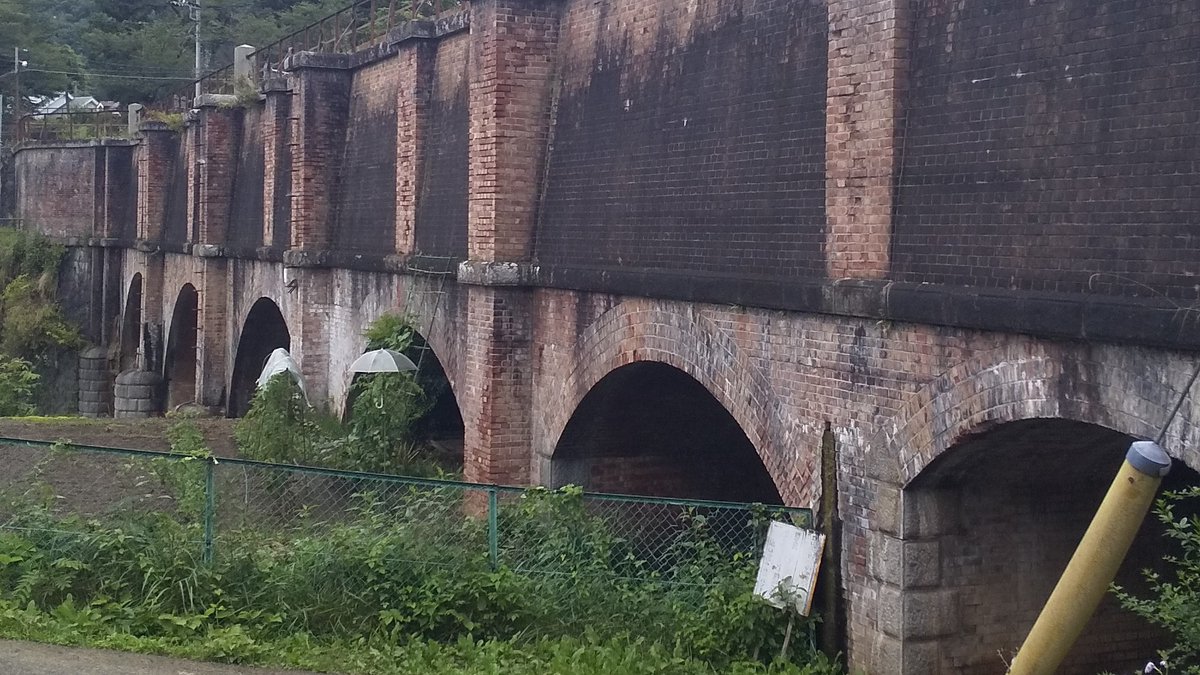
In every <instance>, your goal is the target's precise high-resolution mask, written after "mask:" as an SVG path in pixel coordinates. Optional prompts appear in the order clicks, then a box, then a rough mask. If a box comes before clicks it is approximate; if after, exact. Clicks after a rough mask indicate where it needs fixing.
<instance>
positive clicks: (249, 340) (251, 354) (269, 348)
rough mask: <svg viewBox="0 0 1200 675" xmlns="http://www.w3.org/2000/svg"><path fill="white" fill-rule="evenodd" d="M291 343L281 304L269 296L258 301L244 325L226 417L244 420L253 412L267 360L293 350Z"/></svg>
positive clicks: (230, 382) (230, 386)
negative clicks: (277, 351)
mask: <svg viewBox="0 0 1200 675" xmlns="http://www.w3.org/2000/svg"><path fill="white" fill-rule="evenodd" d="M291 344H292V337H291V333H290V332H289V331H288V327H287V321H286V320H284V318H283V312H281V311H280V309H279V305H278V304H277V303H276V302H275V301H274V300H272V299H270V298H266V297H261V298H259V299H257V300H255V301H254V304H253V305H251V306H250V311H249V312H247V313H246V319H245V320H244V321H243V322H242V330H241V335H240V336H239V338H238V344H237V351H236V352H235V353H234V359H233V373H232V375H231V376H230V381H229V397H228V400H227V403H226V406H225V414H226V416H228V417H242V416H244V415H245V414H246V412H247V411H249V410H250V401H251V400H252V399H253V398H254V388H255V382H256V381H257V379H258V376H259V374H260V373H261V372H262V368H263V365H265V364H266V360H267V357H268V356H270V355H271V352H273V351H275V350H276V349H279V348H283V349H289V350H290V349H291Z"/></svg>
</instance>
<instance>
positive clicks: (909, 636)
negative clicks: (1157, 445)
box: [843, 335, 1200, 673]
mask: <svg viewBox="0 0 1200 675" xmlns="http://www.w3.org/2000/svg"><path fill="white" fill-rule="evenodd" d="M1195 362H1196V361H1195V356H1194V355H1190V354H1185V353H1171V352H1165V351H1157V350H1148V349H1140V348H1133V347H1119V346H1115V345H1088V344H1081V343H1067V342H1050V341H1041V340H1035V339H1032V338H1028V337H1022V336H1015V335H1014V336H1010V337H1008V338H1007V339H1006V340H1005V341H1004V342H1003V343H1002V344H1001V345H1000V346H998V347H996V348H995V349H991V350H987V351H982V352H977V353H975V354H974V355H972V356H970V357H968V358H966V359H965V360H964V361H962V362H960V363H958V364H957V365H954V366H953V367H951V368H949V369H947V370H946V371H944V372H942V373H940V374H938V375H936V376H934V377H932V378H931V379H929V380H928V381H927V382H925V383H924V384H923V385H922V386H921V387H920V388H918V389H917V390H916V391H914V392H913V393H912V394H910V395H909V396H908V397H907V398H906V400H905V401H904V403H903V404H902V405H901V407H900V408H899V409H898V411H897V413H896V414H895V415H894V416H893V417H892V418H891V419H890V420H888V421H886V422H884V423H882V425H881V426H880V427H879V428H878V429H877V430H876V433H875V435H874V437H873V438H871V439H870V440H869V441H868V442H867V444H866V450H867V453H868V458H867V460H868V461H867V465H866V466H867V471H868V474H869V477H868V480H867V482H866V489H865V491H864V492H863V494H862V495H861V496H862V497H863V499H862V500H861V501H860V500H859V499H846V500H843V506H844V507H845V508H846V517H845V521H846V523H847V529H846V533H845V535H846V539H845V541H846V550H845V552H844V554H845V555H846V556H847V558H846V560H847V563H846V567H845V569H846V575H847V586H848V588H849V602H850V607H851V615H852V616H855V617H856V623H857V624H858V625H857V626H856V627H855V626H852V634H857V636H856V637H855V638H852V639H855V640H861V639H863V638H868V636H869V638H868V639H869V640H870V643H869V644H867V643H863V642H858V643H857V644H856V646H855V650H856V653H857V654H858V657H856V658H857V663H856V664H855V666H856V667H859V668H865V669H866V670H867V671H880V672H902V673H927V672H947V671H946V670H944V667H945V666H946V663H950V662H953V663H958V664H960V665H965V666H966V667H972V666H971V664H977V663H985V664H986V663H990V659H992V658H993V656H994V647H993V646H989V647H988V648H987V649H985V650H983V651H980V650H981V648H980V647H979V645H980V644H985V645H995V644H1003V645H1005V646H1006V647H1012V648H1015V647H1016V646H1018V645H1019V644H1020V642H1021V640H1022V639H1023V638H1024V635H1025V632H1026V631H1027V630H1028V627H1029V625H1030V624H1031V623H1032V618H1033V617H1035V616H1036V611H1037V609H1038V608H1040V606H1041V603H1043V602H1044V600H1045V595H1046V594H1048V593H1049V590H1050V588H1052V586H1053V583H1054V581H1055V579H1056V578H1057V576H1056V572H1055V571H1054V570H1059V569H1061V566H1060V565H1061V564H1064V563H1065V560H1066V559H1067V558H1069V556H1070V553H1071V550H1072V548H1073V543H1074V542H1075V541H1077V538H1078V536H1079V535H1080V534H1081V533H1082V531H1083V528H1085V527H1086V525H1087V522H1088V520H1089V519H1090V517H1091V515H1092V513H1093V509H1094V507H1095V503H1097V502H1098V501H1099V498H1100V497H1102V495H1103V490H1104V488H1105V487H1106V486H1107V482H1108V481H1109V480H1111V474H1110V473H1109V471H1110V470H1111V471H1115V464H1114V462H1115V463H1119V462H1120V454H1121V452H1123V449H1124V447H1125V444H1126V443H1127V442H1128V437H1140V438H1155V437H1157V435H1158V433H1159V429H1160V427H1161V426H1162V424H1163V423H1164V422H1165V421H1166V419H1167V417H1168V416H1169V414H1170V412H1171V410H1172V408H1174V406H1175V404H1176V402H1177V401H1178V400H1179V396H1180V393H1181V392H1182V389H1183V387H1184V386H1185V385H1186V383H1187V380H1188V378H1189V376H1190V374H1191V370H1192V369H1193V368H1194V366H1195ZM1198 399H1200V397H1198V396H1196V395H1195V392H1193V395H1192V396H1191V397H1190V398H1189V399H1188V402H1187V404H1186V405H1184V406H1183V407H1182V408H1181V409H1180V411H1179V415H1178V416H1177V417H1176V419H1175V421H1174V423H1173V424H1172V426H1171V428H1170V429H1169V433H1168V435H1167V439H1166V442H1165V443H1164V446H1165V447H1166V449H1167V450H1168V451H1169V452H1171V453H1172V454H1173V455H1174V456H1176V457H1177V458H1178V459H1179V460H1181V461H1182V463H1183V464H1185V465H1189V466H1190V467H1192V468H1194V467H1196V466H1197V461H1196V460H1197V449H1196V448H1195V447H1192V446H1193V444H1192V443H1189V442H1188V439H1189V438H1192V437H1194V433H1195V427H1196V424H1197V420H1198V419H1200V404H1198ZM1042 444H1044V445H1042ZM1058 448H1063V449H1064V454H1057V453H1055V450H1056V449H1058ZM1044 451H1049V452H1051V453H1052V454H1047V455H1044V456H1042V455H1040V453H1042V452H1044ZM1093 451H1094V454H1089V453H1093ZM960 452H961V453H966V454H961V455H959V454H956V453H960ZM1081 452H1082V453H1084V454H1077V453H1081ZM1033 457H1040V459H1038V460H1037V461H1036V462H1033V461H1032V459H1031V458H1033ZM942 458H944V459H945V461H946V462H948V463H942V462H941V461H940V460H941V459H942ZM1081 458H1083V461H1079V460H1080V459H1081ZM934 462H938V464H937V466H935V465H934ZM1035 465H1036V466H1037V467H1039V468H1034V467H1035ZM947 467H950V468H949V469H948V470H944V469H946V468H947ZM1176 473H1177V474H1179V477H1180V478H1184V479H1186V474H1187V473H1190V472H1183V471H1177V472H1176ZM918 479H920V480H918ZM1057 479H1061V480H1066V481H1068V482H1070V483H1071V489H1069V490H1065V489H1061V486H1057V487H1055V488H1051V487H1048V486H1049V485H1053V484H1054V483H1053V481H1055V480H1057ZM1039 481H1040V482H1039ZM1093 500H1094V501H1093ZM1031 513H1033V514H1038V517H1033V518H1031V517H1030V514H1031ZM998 523H999V524H998ZM1029 542H1035V543H1036V545H1031V544H1030V543H1029ZM1136 550H1150V549H1148V548H1146V546H1142V547H1135V551H1136ZM983 560H987V561H990V562H989V566H987V567H986V568H984V567H982V563H981V562H980V561H983ZM852 561H863V562H866V564H865V565H864V564H862V563H861V562H852ZM997 561H1006V563H1005V564H1000V565H999V566H997V565H996V564H994V563H996V562H997ZM1133 566H1134V568H1137V566H1138V565H1137V564H1134V565H1133ZM1048 570H1049V571H1048ZM1014 575H1015V576H1014ZM1010 577H1012V578H1010ZM1015 578H1019V579H1021V580H1022V583H1021V584H1015V581H1014V579H1015ZM1018 586H1019V589H1018V590H1019V591H1020V592H1017V591H1015V590H1014V588H1017V587H1018ZM1100 614H1103V615H1104V616H1105V618H1104V619H1103V622H1111V624H1110V623H1103V625H1104V626H1109V627H1110V628H1111V626H1112V625H1117V624H1118V623H1119V622H1120V621H1122V619H1121V617H1120V614H1119V611H1114V610H1112V608H1110V610H1108V611H1107V613H1105V612H1104V611H1102V612H1101V613H1100ZM1096 620H1097V621H1099V620H1100V619H1096ZM958 626H961V627H962V629H961V630H956V627H958ZM1110 628H1104V629H1096V632H1095V634H1094V635H1092V637H1091V638H1090V639H1091V640H1092V642H1088V643H1086V644H1082V645H1081V647H1080V649H1082V650H1083V653H1085V654H1093V655H1100V656H1095V658H1102V657H1103V658H1107V656H1105V655H1106V654H1107V652H1105V651H1104V640H1105V639H1106V636H1107V635H1111V634H1112V630H1110ZM964 631H965V632H964ZM1106 631H1108V632H1106ZM963 635H970V636H972V639H971V640H965V639H964V638H963V637H962V636H963ZM1089 658H1090V657H1089ZM897 663H899V664H900V667H897V666H896V664H897ZM938 664H941V666H939V665H938ZM1094 665H1096V664H1094V663H1088V662H1085V661H1079V662H1078V663H1074V662H1073V664H1072V665H1071V668H1069V669H1068V670H1067V671H1066V672H1076V671H1079V672H1084V671H1086V672H1096V668H1092V666H1094ZM939 668H943V669H942V670H939ZM1089 668H1091V669H1090V670H1088V669H1089ZM1080 669H1083V670H1080Z"/></svg>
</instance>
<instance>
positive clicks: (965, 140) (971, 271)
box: [892, 0, 1200, 299]
mask: <svg viewBox="0 0 1200 675" xmlns="http://www.w3.org/2000/svg"><path fill="white" fill-rule="evenodd" d="M915 27H916V44H915V48H914V51H913V62H912V65H911V68H912V89H911V97H910V99H909V100H908V104H907V107H908V120H907V133H906V134H905V136H906V141H905V147H904V148H903V150H902V156H903V168H902V169H901V171H900V173H899V175H898V177H897V178H898V181H899V183H900V189H899V191H898V196H897V198H898V206H897V213H896V217H895V220H894V239H893V242H892V244H893V265H894V266H893V277H894V278H896V279H899V280H907V281H918V282H932V283H940V284H953V285H958V286H966V285H970V286H984V287H991V288H1005V289H1008V288H1012V289H1021V290H1031V291H1058V292H1071V293H1079V292H1092V291H1095V292H1100V293H1113V294H1122V295H1154V294H1158V293H1165V294H1167V295H1169V296H1172V297H1174V298H1178V299H1189V298H1190V299H1195V298H1196V297H1197V295H1198V294H1200V290H1198V289H1200V276H1198V275H1200V231H1197V229H1196V223H1197V221H1198V220H1200V164H1197V162H1196V157H1197V154H1196V153H1197V143H1198V138H1200V106H1198V105H1197V98H1198V97H1200V61H1198V60H1197V59H1196V48H1197V45H1198V44H1200V2H1196V1H1195V0H1188V1H1186V2H1170V3H1165V2H1164V3H1160V2H1137V1H1136V0H1055V1H1054V2H1036V3H1031V2H1027V1H1026V0H1003V1H998V2H986V3H983V2H971V3H953V2H944V1H941V0H938V1H935V2H923V3H920V8H919V10H918V12H917V16H916V24H915ZM1094 274H1095V275H1099V276H1097V277H1095V278H1094V279H1093V276H1092V275H1094ZM1089 282H1090V283H1089Z"/></svg>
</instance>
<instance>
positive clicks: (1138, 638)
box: [903, 418, 1200, 675]
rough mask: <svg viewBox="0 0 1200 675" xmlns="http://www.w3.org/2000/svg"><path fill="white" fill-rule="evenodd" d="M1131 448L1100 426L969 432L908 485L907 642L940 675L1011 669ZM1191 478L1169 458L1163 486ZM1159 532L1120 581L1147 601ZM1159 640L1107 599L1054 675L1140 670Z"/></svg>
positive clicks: (1159, 552) (1147, 525)
mask: <svg viewBox="0 0 1200 675" xmlns="http://www.w3.org/2000/svg"><path fill="white" fill-rule="evenodd" d="M1133 440H1135V439H1133V438H1132V437H1130V436H1128V435H1126V434H1123V433H1121V432H1118V431H1114V430H1112V429H1109V428H1106V427H1103V426H1100V425H1096V424H1089V423H1084V422H1078V421H1073V420H1067V419H1049V418H1039V419H1027V420H1019V421H1014V422H1008V423H1004V424H1000V425H995V426H992V427H990V428H987V429H982V430H980V431H978V432H977V433H973V434H970V435H968V436H965V437H964V438H962V439H960V440H959V441H958V442H957V443H956V444H955V445H954V446H952V447H951V448H949V449H948V450H947V451H946V452H944V453H942V454H941V455H940V456H939V457H938V458H937V459H935V460H934V461H933V462H931V463H930V464H929V466H927V467H926V468H925V469H924V470H923V471H922V472H921V473H920V474H919V475H918V476H917V477H916V478H915V479H913V480H912V481H911V482H910V483H909V484H908V485H907V486H906V487H905V488H904V500H903V504H904V506H903V510H904V522H905V523H906V526H905V527H906V528H907V530H906V532H905V534H904V540H905V541H904V543H903V545H904V546H905V549H904V550H905V552H906V553H905V557H906V560H907V561H909V562H911V563H912V564H911V565H910V566H911V568H912V569H911V570H910V571H908V572H907V573H906V577H907V578H906V579H905V584H906V588H905V591H904V592H905V593H906V594H908V596H909V597H910V601H909V602H908V603H907V604H906V609H905V612H906V613H908V614H909V616H907V617H906V618H905V622H906V623H907V624H908V625H909V628H908V633H909V635H908V636H907V637H908V638H909V639H919V640H921V641H928V642H929V643H930V644H936V653H937V654H938V655H939V656H938V658H939V660H940V662H941V667H942V668H943V669H949V670H950V671H952V672H959V673H965V674H968V675H993V674H995V675H1002V674H1003V673H1005V672H1007V666H1006V665H1005V660H1010V659H1011V657H1012V656H1013V655H1014V654H1015V653H1016V650H1017V649H1019V648H1020V646H1021V643H1022V642H1023V641H1024V639H1025V636H1026V635H1027V634H1028V632H1029V629H1030V628H1031V627H1032V626H1033V623H1034V621H1035V620H1036V619H1037V616H1038V614H1039V612H1040V611H1041V609H1042V607H1043V605H1044V604H1045V602H1046V600H1047V598H1049V596H1050V592H1051V591H1052V590H1053V589H1054V586H1055V584H1056V583H1057V582H1058V579H1059V577H1060V576H1061V575H1062V572H1063V570H1064V569H1065V567H1066V564H1067V562H1068V561H1069V560H1070V558H1071V555H1072V554H1073V553H1074V551H1075V547H1076V546H1077V545H1078V543H1079V540H1080V539H1081V538H1082V536H1083V533H1084V531H1085V530H1086V529H1087V527H1088V525H1089V524H1090V522H1091V519H1092V517H1093V516H1094V515H1095V512H1096V509H1097V507H1098V506H1099V505H1100V502H1101V500H1102V499H1103V497H1104V495H1105V493H1106V491H1107V490H1108V487H1109V485H1110V484H1111V482H1112V480H1113V477H1114V476H1115V475H1116V473H1117V470H1118V469H1119V468H1120V465H1121V463H1122V461H1123V460H1124V457H1125V452H1126V450H1128V448H1129V444H1130V443H1131V442H1132V441H1133ZM1198 481H1200V475H1197V474H1196V472H1195V471H1193V470H1192V469H1190V468H1189V467H1187V466H1185V465H1184V464H1183V463H1182V462H1179V461H1176V462H1174V466H1173V467H1172V470H1171V474H1170V475H1169V476H1168V477H1167V478H1166V480H1164V482H1163V489H1164V490H1168V489H1179V488H1182V487H1187V486H1192V485H1197V484H1200V482H1198ZM1162 533H1163V528H1162V525H1161V524H1160V523H1158V522H1157V521H1156V519H1155V518H1154V517H1153V515H1151V516H1148V517H1147V518H1146V520H1145V521H1144V522H1143V524H1142V527H1141V529H1140V530H1139V532H1138V535H1137V538H1136V539H1135V540H1134V543H1133V546H1132V547H1131V548H1130V552H1129V555H1128V557H1126V559H1125V561H1124V562H1123V563H1122V565H1121V569H1120V571H1119V572H1118V574H1117V578H1116V583H1117V584H1119V585H1121V586H1123V587H1125V588H1127V589H1130V590H1132V591H1134V592H1135V593H1141V594H1144V593H1145V591H1146V582H1145V580H1144V578H1143V575H1142V570H1144V569H1156V570H1162V569H1164V562H1163V555H1164V554H1165V553H1166V552H1167V551H1168V550H1169V549H1170V545H1169V544H1168V542H1167V541H1166V540H1165V539H1164V537H1163V536H1162ZM910 549H911V551H912V553H911V555H910V554H909V553H908V551H909V550H910ZM909 562H906V565H908V564H909ZM918 562H919V564H918ZM914 608H924V611H918V610H917V609H914ZM1167 642H1168V640H1167V637H1166V635H1165V634H1164V633H1163V632H1162V631H1161V630H1160V629H1158V628H1155V627H1154V626H1151V625H1150V624H1149V623H1147V622H1145V621H1144V620H1142V619H1140V618H1139V617H1137V616H1136V615H1134V614H1133V613H1131V612H1129V611H1127V610H1125V609H1123V608H1122V607H1121V606H1120V603H1119V602H1118V601H1117V599H1116V597H1115V596H1113V595H1112V594H1111V593H1109V594H1107V595H1106V596H1105V598H1104V600H1103V601H1102V602H1101V604H1100V607H1099V608H1098V609H1097V611H1096V613H1095V615H1093V617H1092V619H1091V621H1089V623H1088V624H1087V627H1086V628H1085V629H1084V632H1083V634H1082V635H1081V636H1080V638H1079V640H1078V641H1077V642H1076V644H1075V645H1074V647H1073V649H1072V651H1071V653H1070V654H1069V655H1068V657H1067V659H1066V660H1065V661H1064V663H1063V665H1062V667H1061V668H1059V670H1058V671H1057V672H1059V673H1063V674H1066V675H1075V674H1083V673H1088V674H1091V673H1096V672H1129V671H1131V670H1137V671H1139V672H1140V670H1141V666H1143V665H1145V663H1146V660H1147V659H1148V658H1150V657H1152V656H1153V655H1154V654H1155V653H1157V649H1158V648H1161V647H1163V646H1166V644H1167ZM1002 656H1003V660H1002V658H1001V657H1002Z"/></svg>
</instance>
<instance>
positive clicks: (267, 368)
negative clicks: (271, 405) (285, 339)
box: [257, 347, 308, 399]
mask: <svg viewBox="0 0 1200 675" xmlns="http://www.w3.org/2000/svg"><path fill="white" fill-rule="evenodd" d="M280 373H287V374H289V375H291V376H292V379H294V380H295V381H296V385H297V386H299V387H300V392H301V393H302V394H304V398H305V399H307V398H308V392H307V391H306V390H305V388H304V378H303V377H302V376H301V375H300V366H298V365H296V360H295V359H293V358H292V355H291V354H289V353H288V350H286V349H284V348H282V347H280V348H278V349H276V350H275V351H273V352H271V355H270V356H268V357H267V363H266V365H264V366H263V369H262V373H261V374H260V375H259V376H258V382H257V384H258V388H259V389H262V388H263V387H265V386H267V382H270V381H271V378H272V377H275V376H276V375H278V374H280Z"/></svg>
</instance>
